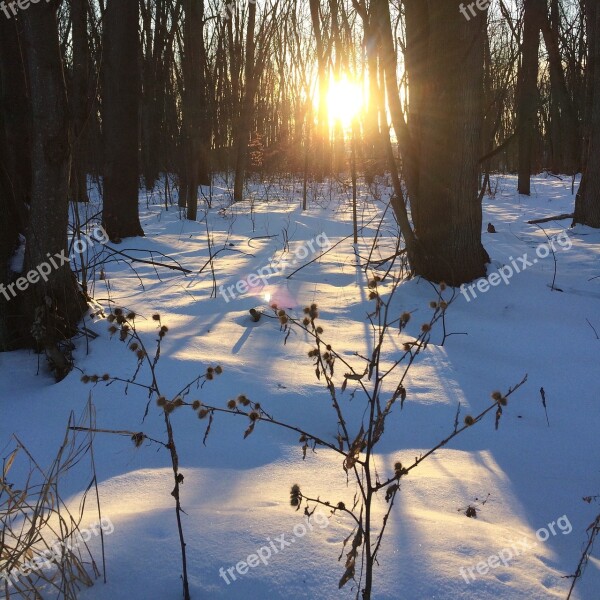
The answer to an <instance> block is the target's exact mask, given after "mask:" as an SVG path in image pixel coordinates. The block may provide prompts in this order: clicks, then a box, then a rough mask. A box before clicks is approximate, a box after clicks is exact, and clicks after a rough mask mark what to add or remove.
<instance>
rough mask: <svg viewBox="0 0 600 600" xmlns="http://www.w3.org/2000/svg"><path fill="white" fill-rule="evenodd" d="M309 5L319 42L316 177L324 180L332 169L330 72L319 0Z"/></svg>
mask: <svg viewBox="0 0 600 600" xmlns="http://www.w3.org/2000/svg"><path fill="white" fill-rule="evenodd" d="M309 5H310V15H311V20H312V26H313V32H314V35H315V40H316V43H317V67H318V70H319V74H318V78H319V110H318V116H317V119H318V127H317V130H316V131H315V132H314V139H315V143H316V151H315V164H316V168H315V177H316V179H317V181H322V180H323V177H324V175H325V174H329V172H330V171H331V168H330V162H331V152H330V151H329V118H328V114H327V89H328V87H329V82H328V75H329V73H328V72H327V64H328V63H327V57H326V55H325V47H324V44H323V36H322V32H321V17H320V13H319V0H309Z"/></svg>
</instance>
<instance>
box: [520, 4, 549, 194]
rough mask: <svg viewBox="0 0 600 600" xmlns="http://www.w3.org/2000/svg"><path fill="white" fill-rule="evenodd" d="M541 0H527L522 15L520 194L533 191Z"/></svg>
mask: <svg viewBox="0 0 600 600" xmlns="http://www.w3.org/2000/svg"><path fill="white" fill-rule="evenodd" d="M540 2H541V0H525V3H524V16H523V53H522V61H521V69H520V72H519V90H518V106H517V119H518V125H517V127H518V130H519V170H518V184H517V189H518V191H519V194H525V195H526V196H529V195H530V193H531V181H530V179H531V170H532V169H531V164H532V154H533V139H534V135H535V130H536V117H537V106H538V86H537V76H538V54H539V49H540V25H541V16H542V12H541V11H542V10H543V7H542V6H541V4H540Z"/></svg>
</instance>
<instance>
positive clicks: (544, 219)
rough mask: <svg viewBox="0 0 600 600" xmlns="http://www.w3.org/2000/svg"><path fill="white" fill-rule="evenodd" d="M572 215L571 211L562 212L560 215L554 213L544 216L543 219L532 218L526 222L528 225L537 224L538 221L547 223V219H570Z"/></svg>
mask: <svg viewBox="0 0 600 600" xmlns="http://www.w3.org/2000/svg"><path fill="white" fill-rule="evenodd" d="M573 216H574V215H573V213H570V214H567V213H563V214H562V215H556V216H555V217H544V218H543V219H534V220H533V221H527V223H528V224H529V225H537V224H538V223H547V222H548V221H562V220H564V219H572V218H573Z"/></svg>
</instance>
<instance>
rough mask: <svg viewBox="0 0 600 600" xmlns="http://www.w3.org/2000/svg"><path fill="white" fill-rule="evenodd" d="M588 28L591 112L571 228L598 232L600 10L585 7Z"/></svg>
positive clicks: (599, 190) (594, 7)
mask: <svg viewBox="0 0 600 600" xmlns="http://www.w3.org/2000/svg"><path fill="white" fill-rule="evenodd" d="M586 5H587V6H586V17H587V28H588V53H589V60H588V66H589V65H591V67H592V70H591V71H590V72H588V83H589V85H590V86H591V90H592V91H591V94H592V96H591V111H590V123H589V142H588V149H587V153H586V154H587V164H586V168H585V171H584V173H583V178H582V180H581V184H580V186H579V191H578V192H577V196H576V198H575V214H574V218H573V225H575V224H577V223H580V224H581V225H589V226H590V227H595V228H600V9H599V8H598V6H597V5H596V4H595V3H591V2H588V3H586Z"/></svg>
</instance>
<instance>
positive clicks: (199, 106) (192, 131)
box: [180, 0, 210, 221]
mask: <svg viewBox="0 0 600 600" xmlns="http://www.w3.org/2000/svg"><path fill="white" fill-rule="evenodd" d="M184 11H185V23H184V53H185V54H184V57H183V79H184V85H185V90H184V92H183V136H184V139H183V155H184V172H183V173H182V176H181V180H182V182H183V185H182V186H181V190H180V193H181V191H183V194H184V201H185V206H187V218H188V219H190V220H192V221H194V220H195V219H196V215H197V212H198V185H209V184H210V175H209V172H208V148H207V146H208V143H209V140H210V133H209V131H210V129H209V122H208V118H207V117H208V102H207V90H206V78H205V75H204V74H205V69H206V49H205V46H204V0H185V2H184Z"/></svg>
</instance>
